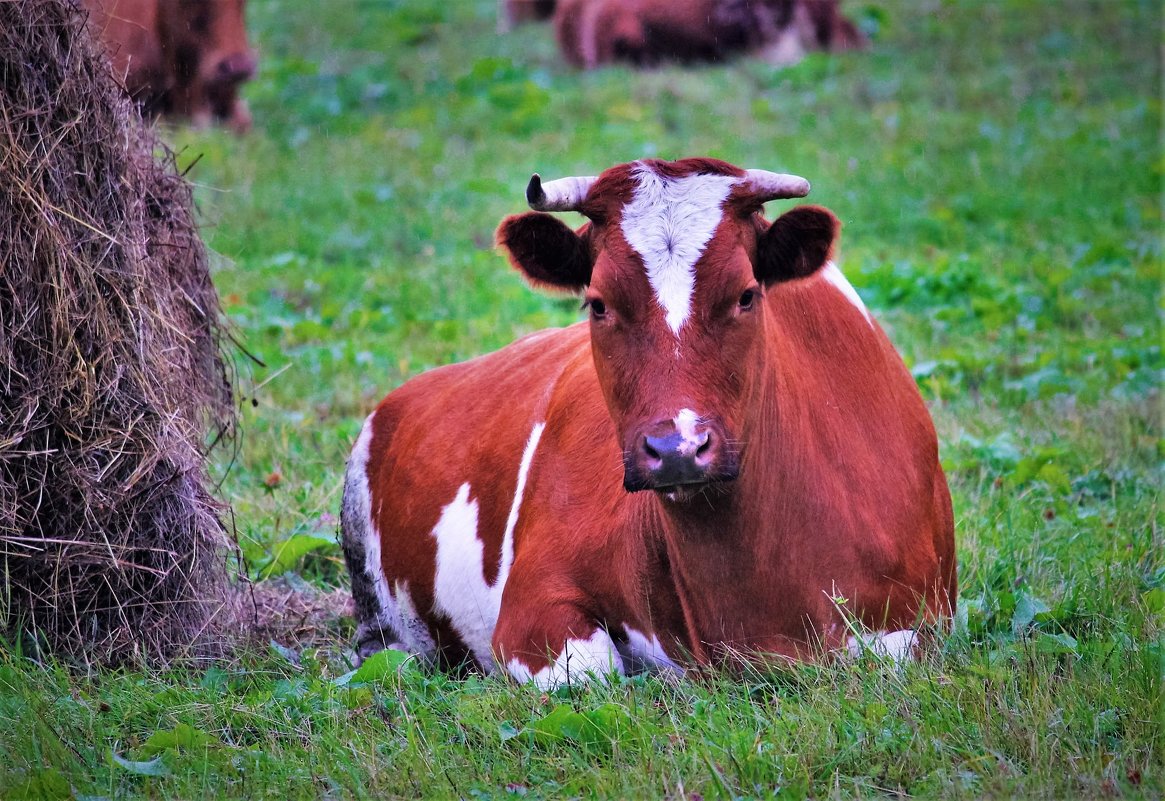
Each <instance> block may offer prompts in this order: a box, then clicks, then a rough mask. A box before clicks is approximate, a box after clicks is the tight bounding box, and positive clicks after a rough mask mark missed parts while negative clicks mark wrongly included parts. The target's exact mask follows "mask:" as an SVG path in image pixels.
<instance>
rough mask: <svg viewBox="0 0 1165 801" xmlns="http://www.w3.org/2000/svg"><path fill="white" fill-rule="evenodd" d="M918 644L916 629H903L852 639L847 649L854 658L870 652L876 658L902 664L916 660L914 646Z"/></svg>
mask: <svg viewBox="0 0 1165 801" xmlns="http://www.w3.org/2000/svg"><path fill="white" fill-rule="evenodd" d="M917 644H918V633H917V632H916V631H914V629H901V630H899V631H879V632H875V633H874V634H870V635H862V636H860V637H850V638H849V642H848V643H847V645H846V647H847V649H848V651H849V655H850V656H851V657H854V658H856V657H859V656H861V655H862V654H863V653H865V652H866V651H869V652H871V653H873V654H874V655H875V656H882V657H889V658H890V659H892V660H894V661H895V662H899V663H901V662H906V661H907V660H909V659H913V658H914V646H915V645H917Z"/></svg>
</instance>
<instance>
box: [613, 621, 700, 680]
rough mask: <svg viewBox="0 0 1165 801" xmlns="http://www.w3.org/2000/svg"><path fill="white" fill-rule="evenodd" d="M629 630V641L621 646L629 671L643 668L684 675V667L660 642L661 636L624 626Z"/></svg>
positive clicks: (625, 665)
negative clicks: (676, 661) (674, 659)
mask: <svg viewBox="0 0 1165 801" xmlns="http://www.w3.org/2000/svg"><path fill="white" fill-rule="evenodd" d="M623 630H624V631H625V632H627V642H626V643H625V644H623V645H621V646H620V647H619V653H620V654H621V655H622V656H623V665H624V667H625V668H626V669H627V671H628V672H629V673H636V672H639V671H642V670H651V671H659V672H670V673H675V674H677V675H680V676H682V675H683V674H684V669H683V668H682V667H680V666H679V665H678V664H676V663H675V661H673V660H672V658H671V657H669V656H668V655H667V652H666V651H664V650H663V645H661V644H660V642H659V637H657V636H655V635H654V634H652V635H651V636H650V637H648V635H646V634H644V633H643V632H642V631H636V630H635V629H633V628H631V627H630V626H624V627H623Z"/></svg>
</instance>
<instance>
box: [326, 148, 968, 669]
mask: <svg viewBox="0 0 1165 801" xmlns="http://www.w3.org/2000/svg"><path fill="white" fill-rule="evenodd" d="M808 191H809V185H808V183H807V182H806V181H804V179H801V178H797V177H795V176H787V175H777V174H773V173H768V172H764V171H759V170H749V171H745V170H741V169H738V168H736V167H733V166H732V165H730V164H726V163H724V162H720V161H715V160H710V159H687V160H683V161H677V162H663V161H655V160H651V161H642V162H635V163H633V164H624V165H621V166H619V167H615V168H612V169H610V170H607V171H606V172H605V173H603V174H602V175H601V176H600V177H599V178H597V179H595V178H568V179H561V180H558V181H552V182H550V183H547V184H545V185H543V184H542V183H541V182H540V180H539V179H538V176H534V178H533V179H532V180H531V183H530V186H529V188H528V190H527V197H528V199H529V201H530V203H531V205H532V206H533V207H534V208H536V209H539V210H558V211H561V210H568V209H574V210H578V211H580V212H582V213H583V214H584V215H586V216H587V217H588V218H589V220H590V221H589V222H588V223H587V224H585V225H583V226H582V227H581V228H580V229H578V230H577V231H572V230H571V229H570V228H568V227H567V226H565V225H564V224H562V223H561V222H560V221H559V220H558V219H556V218H554V217H552V216H550V215H549V214H544V213H541V212H534V213H528V214H524V215H521V216H516V217H510V218H508V219H506V220H505V221H504V222H503V223H502V225H501V227H500V228H499V229H498V242H499V243H500V244H501V246H502V247H503V248H504V249H505V250H506V251H507V253H508V254H509V257H510V260H511V261H512V263H513V264H514V265H515V266H516V267H517V268H518V269H519V270H521V271H522V272H523V273H524V274H525V275H526V277H527V278H528V279H529V280H530V281H531V282H532V283H533V284H535V285H537V286H544V287H549V288H551V289H558V290H566V291H571V292H585V297H586V302H585V305H586V307H587V308H588V309H589V312H590V321H589V322H588V323H580V324H578V325H574V326H571V327H569V328H566V329H560V330H552V331H544V332H541V333H537V334H533V335H531V336H528V337H526V338H524V339H522V340H519V341H518V342H516V343H514V344H513V345H510V346H509V347H507V348H505V349H503V350H501V351H498V352H497V353H493V354H490V355H487V356H483V357H480V358H478V359H474V360H472V361H469V362H466V363H464V364H458V365H452V366H448V367H443V368H440V369H437V370H433V371H431V372H429V373H426V374H424V375H421V376H419V377H417V378H415V379H413V380H412V381H409V382H408V383H406V384H405V385H404V386H402V387H401V388H400V389H398V390H396V391H395V392H393V393H391V394H390V395H389V396H388V397H387V398H386V399H385V400H384V401H383V402H382V403H381V404H380V406H379V407H378V408H377V409H376V411H375V412H373V414H372V415H371V416H369V418H368V419H367V421H366V422H365V424H364V428H363V430H362V432H361V434H360V437H359V439H358V441H357V443H356V445H355V448H354V450H353V453H352V457H351V460H350V462H349V466H348V473H347V478H346V483H345V489H344V501H343V521H342V527H343V544H344V550H345V556H346V560H347V564H348V569H349V571H350V573H351V576H352V591H353V595H354V598H355V601H356V607H357V614H358V618H359V630H358V637H359V640H360V643H359V647H360V651H361V653H362V654H367V653H370V652H372V651H374V650H377V649H379V648H381V647H383V646H384V645H385V644H386V643H389V644H395V645H397V646H398V647H403V648H407V649H408V650H410V651H412V652H414V653H417V654H419V655H421V656H423V657H424V658H426V659H436V660H438V661H440V662H442V663H446V664H450V663H457V662H460V661H462V660H466V659H467V660H470V661H472V662H475V663H476V664H477V665H479V666H480V667H482V668H484V669H486V670H489V669H492V668H493V667H494V659H495V656H496V657H499V658H500V659H501V660H502V663H503V664H504V665H505V666H506V668H507V669H508V671H509V672H510V673H511V674H512V675H513V676H515V677H518V678H519V679H529V678H533V679H534V680H535V681H536V682H537V683H538V684H539V685H540V686H552V685H555V684H558V683H560V682H562V681H566V680H568V679H569V677H570V676H571V675H575V676H578V675H581V674H582V673H583V672H586V671H594V672H598V673H605V672H606V671H609V670H620V669H631V668H635V667H640V666H644V665H654V666H657V667H658V666H662V667H671V668H674V667H676V666H677V665H679V664H683V663H685V662H696V663H701V664H717V663H721V662H723V661H725V660H727V659H730V658H733V657H734V656H735V655H738V654H741V653H744V654H751V653H756V652H763V653H769V654H777V655H781V656H783V657H788V658H811V657H813V656H814V655H816V654H820V653H821V652H822V649H834V648H839V647H845V646H846V645H847V644H849V629H848V628H847V619H846V618H847V615H849V616H852V617H853V618H854V619H856V620H857V621H859V622H860V623H861V624H863V625H864V626H866V627H868V628H870V629H872V630H875V631H893V632H897V633H896V634H894V635H893V636H892V637H889V638H888V639H880V640H878V643H879V647H882V648H886V649H888V650H893V651H896V652H898V653H907V652H909V651H910V649H911V648H912V647H913V644H914V634H913V629H914V628H915V627H916V626H917V625H918V624H919V623H922V622H927V621H933V620H935V619H936V618H938V617H941V616H944V615H948V614H949V613H950V612H951V611H952V609H953V607H954V604H955V592H956V589H955V555H954V534H953V521H952V516H951V506H950V496H949V494H948V491H947V485H946V479H945V477H944V475H943V472H942V469H941V467H940V466H939V462H938V445H937V441H936V438H935V433H934V428H933V426H932V424H931V420H930V417H929V414H928V412H927V410H926V407H925V405H924V404H923V402H922V399H921V397H920V396H919V393H918V391H917V388H916V387H915V384H914V381H913V379H912V378H911V376H910V374H909V372H908V371H907V370H906V368H905V366H904V365H903V364H902V361H901V360H900V358H899V357H898V355H897V353H896V352H895V351H894V348H893V346H892V345H891V344H890V342H889V341H888V340H887V338H886V336H885V334H884V333H883V332H882V330H881V329H880V328H879V327H878V325H877V323H876V322H875V321H874V320H873V318H872V317H871V316H870V313H869V312H868V311H867V309H866V308H865V306H864V305H863V304H862V302H861V300H860V299H859V298H858V296H857V294H856V293H855V292H854V290H853V288H852V287H851V286H850V285H849V283H848V282H847V281H846V280H845V278H844V277H843V275H842V273H841V272H840V271H839V270H838V268H837V267H836V266H835V265H834V263H833V262H832V255H833V251H834V247H835V239H836V235H837V231H838V227H839V225H838V221H837V219H836V218H835V217H834V216H833V214H832V213H830V212H829V211H827V210H826V209H823V208H819V207H813V206H806V207H801V208H796V209H794V210H792V211H789V212H787V213H786V214H784V215H782V216H781V217H779V218H777V219H776V220H775V221H773V222H772V223H770V222H768V221H767V220H766V219H765V218H764V217H763V216H762V213H761V209H762V204H763V203H764V202H765V201H768V200H772V199H775V198H784V197H796V196H802V195H805V194H806V193H807V192H808ZM843 599H844V600H843Z"/></svg>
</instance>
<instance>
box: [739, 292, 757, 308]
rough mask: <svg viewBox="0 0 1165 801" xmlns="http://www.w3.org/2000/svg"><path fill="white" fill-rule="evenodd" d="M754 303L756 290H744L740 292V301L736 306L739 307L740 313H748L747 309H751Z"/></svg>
mask: <svg viewBox="0 0 1165 801" xmlns="http://www.w3.org/2000/svg"><path fill="white" fill-rule="evenodd" d="M755 302H756V290H755V289H746V290H744V292H742V293H741V294H740V300H739V301H738V304H739V306H740V310H741V311H748V310H749V309H751V308H752V305H753V304H754V303H755Z"/></svg>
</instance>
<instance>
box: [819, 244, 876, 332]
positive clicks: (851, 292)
mask: <svg viewBox="0 0 1165 801" xmlns="http://www.w3.org/2000/svg"><path fill="white" fill-rule="evenodd" d="M821 277H822V278H824V279H825V280H826V281H828V282H829V283H831V284H833V286H834V287H836V288H837V289H838V291H840V292H841V294H843V295H845V299H846V300H848V301H849V302H850V303H852V304H853V305H854V306H856V307H857V308H858V311H860V312H861V313H862V314H863V315H865V318H866V322H867V323H869V324H870V328H873V327H874V319H873V318H872V317H870V310H869V309H867V308H866V304H865V303H863V302H862V298H861V296H860V295H859V294H858V292H857V290H856V289H854V287H853V284H851V283H850V282H849V280H848V279H847V278H846V277H845V274H844V273H843V272H842V271H841V270H840V269H838V266H837V265H836V264H834V263H833V262H832V261H827V262H826V263H825V269H823V270H822V271H821Z"/></svg>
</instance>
